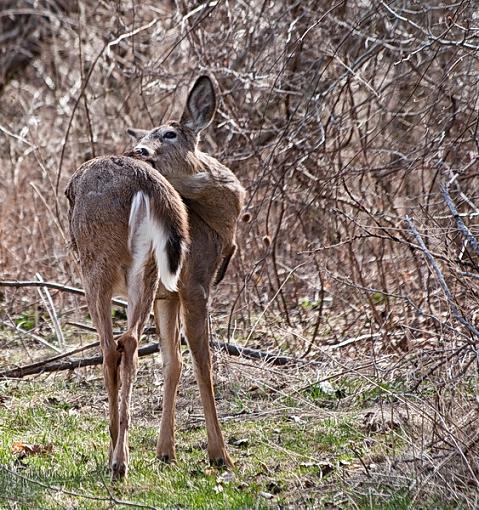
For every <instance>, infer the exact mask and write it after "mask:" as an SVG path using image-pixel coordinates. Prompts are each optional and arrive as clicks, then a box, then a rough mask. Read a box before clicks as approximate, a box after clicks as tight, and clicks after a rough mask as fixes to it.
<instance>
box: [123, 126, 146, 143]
mask: <svg viewBox="0 0 479 510" xmlns="http://www.w3.org/2000/svg"><path fill="white" fill-rule="evenodd" d="M126 132H127V133H128V134H129V135H130V136H131V137H133V138H134V139H135V140H136V141H138V140H141V139H142V138H143V137H144V136H145V135H146V134H147V133H148V131H147V130H146V129H135V128H128V129H127V130H126Z"/></svg>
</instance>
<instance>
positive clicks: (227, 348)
mask: <svg viewBox="0 0 479 510" xmlns="http://www.w3.org/2000/svg"><path fill="white" fill-rule="evenodd" d="M74 325H76V326H78V327H81V328H82V329H86V330H89V331H95V329H94V328H93V327H91V326H87V325H85V324H79V323H74ZM155 332H156V330H155V328H146V329H145V333H147V334H150V333H155ZM181 343H182V344H183V345H187V342H186V340H185V339H184V338H183V337H182V339H181ZM210 345H211V346H212V347H213V348H215V349H219V350H222V351H224V352H226V353H228V354H229V355H230V356H241V357H244V358H249V359H256V360H258V359H259V360H263V361H265V362H266V363H271V364H272V365H279V366H283V365H287V364H295V363H303V364H304V363H311V362H308V361H305V360H300V359H296V358H291V357H288V356H279V355H277V354H275V353H272V352H265V351H260V350H258V349H250V348H248V347H241V346H239V345H236V344H230V343H226V342H218V341H212V342H211V343H210ZM98 346H99V342H93V343H90V344H87V345H85V346H82V347H78V348H76V349H73V350H72V351H69V352H65V353H63V354H59V355H58V356H54V357H53V358H47V359H45V360H42V361H37V362H35V363H31V364H29V365H24V366H21V367H16V368H10V369H8V370H4V371H3V372H0V379H4V378H13V379H20V378H22V377H26V376H27V375H35V374H41V373H48V372H60V371H63V370H74V369H76V368H83V367H91V366H96V365H101V364H102V363H103V356H102V355H101V354H99V355H97V356H91V357H89V358H80V359H72V360H65V358H68V357H70V356H72V355H73V354H77V353H79V352H81V351H85V350H88V349H92V348H94V347H98ZM159 351H160V344H159V343H157V342H156V343H151V344H148V345H145V346H144V347H141V348H140V349H138V356H139V357H140V358H142V357H144V356H149V355H150V354H153V353H155V352H159Z"/></svg>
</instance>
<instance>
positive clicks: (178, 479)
mask: <svg viewBox="0 0 479 510" xmlns="http://www.w3.org/2000/svg"><path fill="white" fill-rule="evenodd" d="M93 339H94V336H90V337H88V336H84V338H83V340H88V341H91V340H93ZM0 346H1V347H2V349H1V354H0V364H1V365H2V366H14V365H15V364H16V363H18V364H20V362H22V363H25V362H26V361H28V359H26V358H25V352H26V350H27V351H28V352H29V353H30V355H31V356H32V357H33V358H35V359H41V358H42V357H45V356H46V355H47V354H50V355H51V352H50V353H48V351H43V350H42V349H38V346H36V347H35V346H34V344H27V345H26V344H25V342H19V341H18V340H15V339H13V338H12V337H11V336H10V337H9V336H8V334H6V333H2V332H1V331H0ZM70 347H74V346H73V345H71V346H70ZM183 358H184V368H183V374H182V380H181V385H180V390H179V397H178V405H177V409H178V415H177V455H178V459H177V462H176V463H175V464H169V465H166V464H163V463H161V462H159V461H158V460H156V459H155V442H156V436H157V430H158V424H159V421H160V414H161V400H162V375H161V359H160V355H159V354H155V355H153V356H150V357H147V358H142V359H141V360H140V369H139V373H138V379H137V382H136V384H135V389H134V397H133V406H132V427H131V433H130V445H131V458H130V471H129V476H128V479H127V480H126V481H124V482H121V483H111V481H110V479H109V474H108V471H107V469H106V464H107V450H108V425H107V402H106V393H105V390H104V388H103V380H102V372H101V368H100V367H90V368H82V369H77V370H75V371H71V372H58V373H53V374H49V375H46V374H44V375H39V376H34V377H27V378H24V379H21V380H4V381H0V509H2V510H3V509H9V510H13V509H15V510H17V509H18V510H20V509H21V510H23V509H28V510H31V509H37V508H38V509H45V510H47V509H48V510H50V509H52V510H53V509H58V508H66V509H77V508H78V509H107V508H185V509H186V508H187V509H210V508H211V509H213V508H218V509H220V508H231V509H236V508H337V509H343V508H355V509H363V508H364V509H366V508H367V509H406V508H454V506H447V505H446V504H445V503H444V504H440V501H438V499H437V498H436V497H435V496H434V493H431V492H428V495H427V496H425V497H423V498H421V499H417V492H414V491H412V490H411V482H412V480H411V479H410V478H408V475H407V474H405V473H404V472H402V473H401V472H399V471H398V470H396V469H395V459H398V458H400V457H401V455H403V453H404V452H406V451H407V449H408V445H409V442H410V434H411V428H413V427H414V426H415V424H414V420H413V418H412V417H411V416H410V415H409V414H408V413H407V412H406V411H403V410H402V409H401V398H400V391H401V388H400V387H399V386H398V387H396V388H394V387H391V386H390V385H384V384H378V383H375V382H374V380H373V379H372V378H371V377H369V376H368V375H367V372H365V371H364V370H362V371H361V370H360V369H358V370H357V371H354V370H352V371H351V370H349V369H348V370H343V371H342V370H341V368H340V367H339V369H338V366H333V364H332V363H331V362H330V361H328V362H326V361H325V362H324V363H317V364H315V365H312V364H301V365H296V366H294V367H274V366H270V365H267V364H264V363H261V362H258V361H251V360H246V359H243V358H235V357H231V356H228V355H227V354H224V353H220V352H216V353H215V354H214V359H215V371H216V376H215V378H216V398H217V405H218V410H219V414H220V420H221V423H222V428H223V430H224V434H225V437H226V441H227V443H228V445H229V451H230V454H231V456H232V458H233V459H234V461H235V464H236V467H235V469H234V470H233V471H231V472H228V471H226V470H224V469H218V468H213V467H210V466H209V464H208V461H207V453H206V431H205V426H204V420H203V414H202V408H201V404H200V401H199V395H198V389H197V386H196V383H195V380H194V374H193V371H192V365H191V358H190V355H189V353H188V350H187V348H186V347H184V348H183ZM398 384H399V383H398ZM398 396H399V397H398ZM416 489H417V487H416Z"/></svg>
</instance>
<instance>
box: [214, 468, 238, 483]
mask: <svg viewBox="0 0 479 510" xmlns="http://www.w3.org/2000/svg"><path fill="white" fill-rule="evenodd" d="M234 479H235V475H234V473H233V472H232V471H225V472H224V473H221V475H219V476H218V477H217V478H216V483H230V482H232V481H233V480H234Z"/></svg>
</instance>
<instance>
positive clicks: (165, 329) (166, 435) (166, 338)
mask: <svg viewBox="0 0 479 510" xmlns="http://www.w3.org/2000/svg"><path fill="white" fill-rule="evenodd" d="M178 309H179V301H178V296H177V295H176V294H171V295H169V296H168V297H167V298H164V299H157V300H156V301H155V304H154V310H155V321H156V327H157V331H158V333H159V337H160V345H161V356H162V360H163V373H164V390H163V411H162V414H161V424H160V434H159V436H158V441H157V444H156V456H157V457H158V458H159V459H160V460H162V461H164V462H170V461H172V460H174V459H175V458H176V452H175V406H176V394H177V389H178V382H179V380H180V376H181V365H182V362H181V352H180V338H179V331H178Z"/></svg>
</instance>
